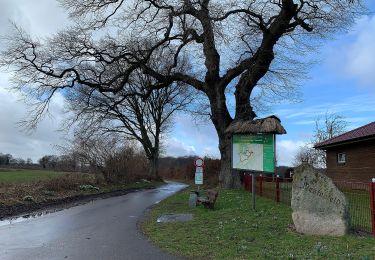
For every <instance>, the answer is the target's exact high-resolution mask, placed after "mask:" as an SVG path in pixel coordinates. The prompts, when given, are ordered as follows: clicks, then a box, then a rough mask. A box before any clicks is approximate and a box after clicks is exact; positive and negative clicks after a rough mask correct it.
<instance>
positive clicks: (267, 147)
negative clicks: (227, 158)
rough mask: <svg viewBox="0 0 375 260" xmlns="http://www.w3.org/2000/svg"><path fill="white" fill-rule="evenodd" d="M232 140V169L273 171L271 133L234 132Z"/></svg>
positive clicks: (273, 157)
mask: <svg viewBox="0 0 375 260" xmlns="http://www.w3.org/2000/svg"><path fill="white" fill-rule="evenodd" d="M232 142H233V143H232V168H233V169H239V170H253V171H263V172H274V169H275V142H274V135H273V134H253V135H250V134H246V135H245V134H235V135H233V138H232Z"/></svg>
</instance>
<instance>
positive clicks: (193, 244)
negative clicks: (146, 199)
mask: <svg viewBox="0 0 375 260" xmlns="http://www.w3.org/2000/svg"><path fill="white" fill-rule="evenodd" d="M188 197H189V190H185V191H183V192H181V193H178V194H177V195H175V196H172V197H170V198H168V199H166V200H165V201H162V202H161V203H160V204H159V205H158V206H156V207H155V208H153V209H152V210H151V211H150V212H149V215H148V216H147V219H146V220H145V222H144V223H143V224H142V226H141V228H142V230H143V232H144V233H145V234H146V235H147V236H149V237H150V239H151V240H152V241H153V242H154V243H155V244H156V245H157V246H159V247H160V248H162V249H164V250H165V251H167V252H169V253H171V254H174V255H180V256H185V257H189V258H194V259H196V258H204V259H280V258H282V259H374V258H375V238H374V237H360V236H355V235H347V236H344V237H338V238H336V237H323V236H307V235H302V234H297V233H295V232H294V231H292V230H290V229H289V228H288V226H290V224H291V223H292V219H291V209H290V208H289V207H287V206H286V205H283V204H280V203H279V204H277V203H275V202H274V201H272V200H270V199H266V198H259V197H258V199H257V210H256V211H253V210H252V209H251V204H250V203H251V199H250V194H249V193H246V192H244V191H241V190H220V191H219V197H218V200H217V202H216V205H215V210H213V211H210V210H206V209H204V208H203V207H197V208H194V209H190V208H189V207H188ZM174 213H192V214H193V215H194V219H193V221H191V222H181V223H157V222H156V219H157V217H158V216H160V215H163V214H174Z"/></svg>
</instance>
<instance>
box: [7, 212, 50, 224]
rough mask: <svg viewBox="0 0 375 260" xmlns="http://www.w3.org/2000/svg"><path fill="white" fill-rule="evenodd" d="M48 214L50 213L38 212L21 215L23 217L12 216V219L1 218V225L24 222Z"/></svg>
mask: <svg viewBox="0 0 375 260" xmlns="http://www.w3.org/2000/svg"><path fill="white" fill-rule="evenodd" d="M46 214H48V213H38V214H34V215H25V216H21V217H15V218H11V219H4V220H0V227H3V226H7V225H12V224H16V223H20V222H24V221H27V220H29V219H35V218H39V217H41V216H43V215H46Z"/></svg>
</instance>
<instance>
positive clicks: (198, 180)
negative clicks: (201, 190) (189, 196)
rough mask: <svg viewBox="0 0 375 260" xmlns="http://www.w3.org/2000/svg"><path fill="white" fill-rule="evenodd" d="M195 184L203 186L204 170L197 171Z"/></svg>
mask: <svg viewBox="0 0 375 260" xmlns="http://www.w3.org/2000/svg"><path fill="white" fill-rule="evenodd" d="M195 184H197V185H202V184H203V168H202V167H197V168H196V169H195Z"/></svg>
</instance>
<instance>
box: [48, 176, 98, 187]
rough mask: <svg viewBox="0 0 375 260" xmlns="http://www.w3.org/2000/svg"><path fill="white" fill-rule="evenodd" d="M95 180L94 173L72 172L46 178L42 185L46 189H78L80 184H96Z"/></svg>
mask: <svg viewBox="0 0 375 260" xmlns="http://www.w3.org/2000/svg"><path fill="white" fill-rule="evenodd" d="M94 182H95V181H94V178H93V176H92V175H89V174H83V173H71V174H65V175H63V176H60V177H58V178H51V179H48V180H45V181H43V182H42V186H43V189H44V190H49V191H63V190H77V189H78V188H79V186H80V185H85V184H86V185H87V184H89V185H94V184H95V183H94Z"/></svg>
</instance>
